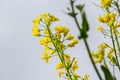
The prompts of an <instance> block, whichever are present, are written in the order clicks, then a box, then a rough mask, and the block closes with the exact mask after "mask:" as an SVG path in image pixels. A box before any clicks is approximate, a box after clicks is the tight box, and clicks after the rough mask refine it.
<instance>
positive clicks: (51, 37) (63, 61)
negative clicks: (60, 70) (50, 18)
mask: <svg viewBox="0 0 120 80" xmlns="http://www.w3.org/2000/svg"><path fill="white" fill-rule="evenodd" d="M47 29H48V32H49V35H50V39H51V41H52V44H53V45H54V47H55V49H56V50H57V54H58V57H59V59H60V61H61V62H62V64H63V65H64V68H65V69H66V72H67V74H68V77H69V79H70V80H72V78H71V75H70V73H69V70H68V69H67V66H66V63H65V60H64V54H62V55H60V54H59V52H60V53H61V50H59V49H58V47H57V46H56V45H55V43H54V42H53V41H54V39H53V36H52V35H51V31H50V29H49V26H48V25H47Z"/></svg>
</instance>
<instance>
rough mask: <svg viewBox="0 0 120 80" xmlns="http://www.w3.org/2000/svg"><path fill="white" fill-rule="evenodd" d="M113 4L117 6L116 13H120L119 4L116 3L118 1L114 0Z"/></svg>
mask: <svg viewBox="0 0 120 80" xmlns="http://www.w3.org/2000/svg"><path fill="white" fill-rule="evenodd" d="M114 4H115V6H116V7H117V11H118V13H119V15H120V8H119V5H118V2H114Z"/></svg>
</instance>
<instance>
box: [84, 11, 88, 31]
mask: <svg viewBox="0 0 120 80" xmlns="http://www.w3.org/2000/svg"><path fill="white" fill-rule="evenodd" d="M82 28H83V30H84V32H85V33H86V32H87V31H89V24H88V21H87V18H86V14H85V12H83V13H82Z"/></svg>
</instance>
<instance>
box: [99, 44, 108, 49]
mask: <svg viewBox="0 0 120 80" xmlns="http://www.w3.org/2000/svg"><path fill="white" fill-rule="evenodd" d="M98 48H100V49H105V48H108V44H105V43H103V44H100V45H99V46H98Z"/></svg>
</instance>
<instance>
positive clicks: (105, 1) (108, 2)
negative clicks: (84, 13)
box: [100, 0, 112, 7]
mask: <svg viewBox="0 0 120 80" xmlns="http://www.w3.org/2000/svg"><path fill="white" fill-rule="evenodd" d="M100 3H101V6H102V7H108V6H110V5H111V3H112V0H100Z"/></svg>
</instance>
